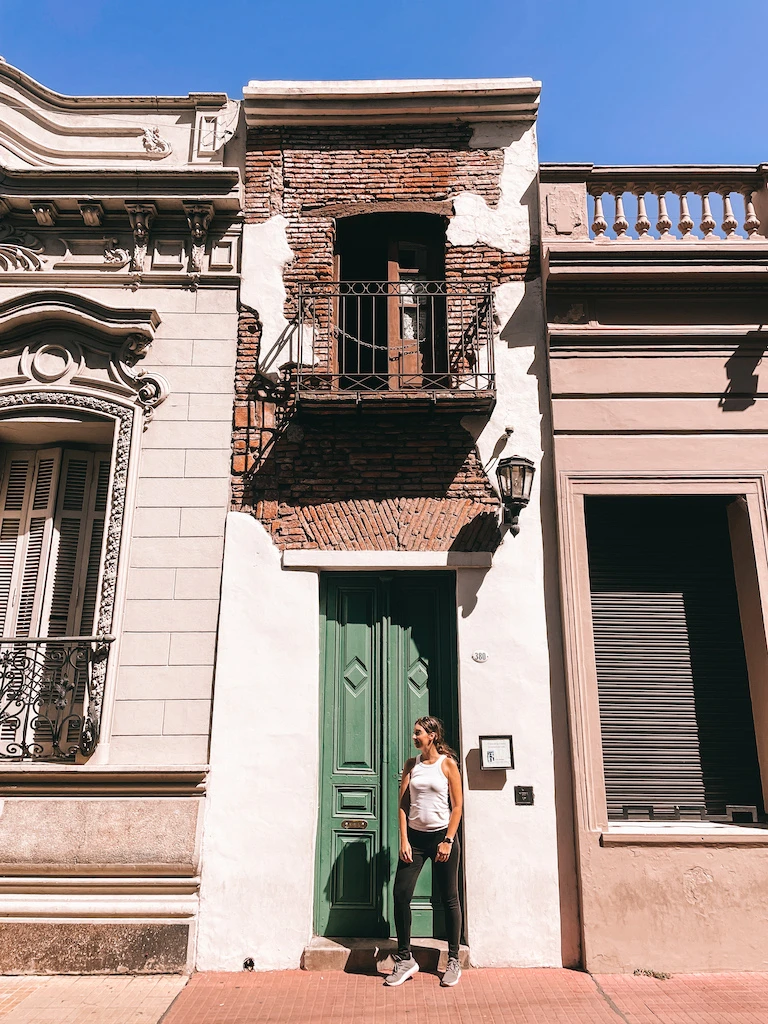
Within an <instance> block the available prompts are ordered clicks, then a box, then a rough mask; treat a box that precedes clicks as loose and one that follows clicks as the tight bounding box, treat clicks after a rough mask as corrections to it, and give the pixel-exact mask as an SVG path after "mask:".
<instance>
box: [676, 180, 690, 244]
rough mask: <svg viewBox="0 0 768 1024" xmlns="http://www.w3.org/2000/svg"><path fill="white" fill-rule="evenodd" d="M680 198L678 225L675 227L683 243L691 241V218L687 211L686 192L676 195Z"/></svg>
mask: <svg viewBox="0 0 768 1024" xmlns="http://www.w3.org/2000/svg"><path fill="white" fill-rule="evenodd" d="M677 194H678V195H679V196H680V223H679V224H678V225H677V227H678V230H679V232H680V239H681V241H683V242H690V241H692V240H693V238H694V235H693V227H694V225H693V217H692V216H691V214H690V211H689V210H688V192H687V191H686V192H680V191H678V193H677Z"/></svg>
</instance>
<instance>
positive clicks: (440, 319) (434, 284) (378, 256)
mask: <svg viewBox="0 0 768 1024" xmlns="http://www.w3.org/2000/svg"><path fill="white" fill-rule="evenodd" d="M445 225H446V221H445V218H444V217H441V216H436V215H434V214H423V213H373V214H363V215H358V216H354V217H345V218H343V219H340V220H339V221H338V222H337V231H336V258H335V277H336V280H337V282H338V284H339V295H338V299H337V303H336V309H335V310H334V313H335V331H334V333H335V335H336V337H335V345H334V348H335V352H334V353H333V355H334V357H335V360H336V365H337V372H338V374H339V383H340V386H341V387H343V388H344V387H346V388H350V387H351V388H357V387H361V386H362V387H364V388H366V389H371V390H394V391H401V390H407V389H420V388H423V387H429V386H435V385H438V386H439V384H440V381H439V379H438V378H443V379H444V378H445V374H446V372H447V370H448V348H447V336H446V295H445V284H444V282H445ZM443 386H445V385H443Z"/></svg>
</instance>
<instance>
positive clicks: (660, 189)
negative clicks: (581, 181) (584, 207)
mask: <svg viewBox="0 0 768 1024" xmlns="http://www.w3.org/2000/svg"><path fill="white" fill-rule="evenodd" d="M587 189H588V194H589V196H590V197H591V200H592V218H591V221H592V223H591V227H592V237H593V238H594V239H595V240H597V241H607V240H612V241H619V242H625V241H648V240H661V241H684V242H695V241H721V240H728V241H734V240H738V241H745V240H748V239H751V240H756V241H761V240H762V239H763V238H764V236H763V235H761V234H759V231H760V220H759V219H758V217H757V215H756V213H755V204H754V192H755V189H753V188H750V187H749V186H746V187H744V186H742V187H740V188H736V187H722V186H721V187H717V188H715V187H712V188H708V187H707V186H701V185H696V184H695V183H692V184H690V185H685V184H682V185H676V186H669V185H657V186H655V187H648V188H643V187H638V186H636V185H633V184H632V183H628V184H624V185H614V184H605V185H604V184H599V185H596V184H593V183H591V182H590V183H588V185H587ZM713 195H714V196H717V197H718V198H719V204H718V205H719V206H720V208H721V209H722V220H721V223H720V232H721V233H718V231H717V228H718V225H717V220H716V219H715V215H714V213H713V209H712V196H713ZM648 196H653V199H654V200H655V205H656V211H657V214H658V216H657V220H656V235H653V234H652V233H651V219H650V217H649V216H648ZM691 196H693V197H694V200H693V202H694V203H695V204H696V206H695V207H694V209H696V208H697V207H698V209H697V212H698V211H699V210H700V213H701V219H700V221H699V225H698V234H696V233H695V227H696V224H695V221H694V220H693V217H692V216H691V198H690V197H691ZM670 198H671V199H672V201H673V202H674V201H675V200H676V201H677V204H678V208H679V211H680V220H679V222H678V225H677V229H678V231H679V236H675V235H673V234H672V219H671V217H670V215H669V204H670ZM629 203H631V204H632V205H634V207H635V209H636V211H637V217H636V220H635V235H634V236H631V235H630V234H629V225H630V221H629V219H628V217H627V212H626V211H627V205H628V204H629ZM611 205H612V206H613V211H614V217H613V225H612V226H613V235H611V234H610V233H609V230H608V226H609V222H608V219H607V217H606V212H607V211H609V210H610V207H611ZM734 206H735V207H736V209H737V210H738V211H739V212H740V214H742V215H743V223H742V225H741V228H742V230H741V231H740V230H739V219H738V218H737V216H736V214H735V212H734ZM672 208H673V209H674V206H673V207H672ZM651 209H652V208H651Z"/></svg>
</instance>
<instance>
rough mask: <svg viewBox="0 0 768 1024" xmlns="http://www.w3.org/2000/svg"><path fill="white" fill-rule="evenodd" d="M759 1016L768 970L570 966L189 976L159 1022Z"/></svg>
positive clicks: (763, 1014) (701, 1023)
mask: <svg viewBox="0 0 768 1024" xmlns="http://www.w3.org/2000/svg"><path fill="white" fill-rule="evenodd" d="M438 1021H439V1022H440V1024H445V1022H446V1021H450V1022H451V1024H587V1022H589V1024H768V974H715V975H703V974H699V975H684V976H677V977H674V978H671V979H670V980H668V981H656V980H654V979H653V978H644V977H639V978H635V977H631V976H630V977H628V976H624V975H602V976H599V977H596V978H592V977H590V976H589V975H587V974H582V973H579V972H578V971H560V970H544V969H535V970H534V969H530V970H504V969H496V970H470V971H465V973H464V975H463V977H462V979H461V982H460V983H459V985H458V986H457V987H456V988H453V989H443V988H440V985H439V981H438V978H437V977H436V976H434V975H429V974H426V973H422V974H417V975H416V977H415V978H413V980H411V981H408V982H406V983H405V985H403V986H402V987H400V988H397V989H387V988H384V986H383V985H382V980H381V978H377V977H375V976H366V975H354V974H344V973H342V972H338V973H330V972H329V973H327V974H320V973H317V974H316V973H312V972H304V971H279V972H275V973H269V974H197V975H194V976H193V977H192V979H191V981H190V983H189V985H187V987H186V988H185V989H184V991H183V992H182V993H181V995H180V996H179V998H178V999H177V1000H176V1002H175V1003H174V1004H173V1006H172V1008H171V1010H170V1011H169V1012H168V1014H167V1016H166V1017H165V1018H164V1019H163V1024H437V1022H438Z"/></svg>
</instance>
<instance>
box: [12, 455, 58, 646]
mask: <svg viewBox="0 0 768 1024" xmlns="http://www.w3.org/2000/svg"><path fill="white" fill-rule="evenodd" d="M60 464H61V452H60V451H59V449H55V448H54V449H47V450H44V451H37V452H13V453H11V454H9V456H8V458H7V460H6V468H5V473H4V479H3V484H2V489H0V510H1V511H0V517H1V521H0V619H2V634H3V635H4V636H20V637H21V636H32V635H35V634H36V633H37V630H38V628H39V623H40V612H41V608H42V604H43V587H44V581H45V570H46V566H47V563H48V558H49V554H50V549H51V544H52V541H53V508H54V503H55V497H56V486H57V483H58V476H59V467H60Z"/></svg>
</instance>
